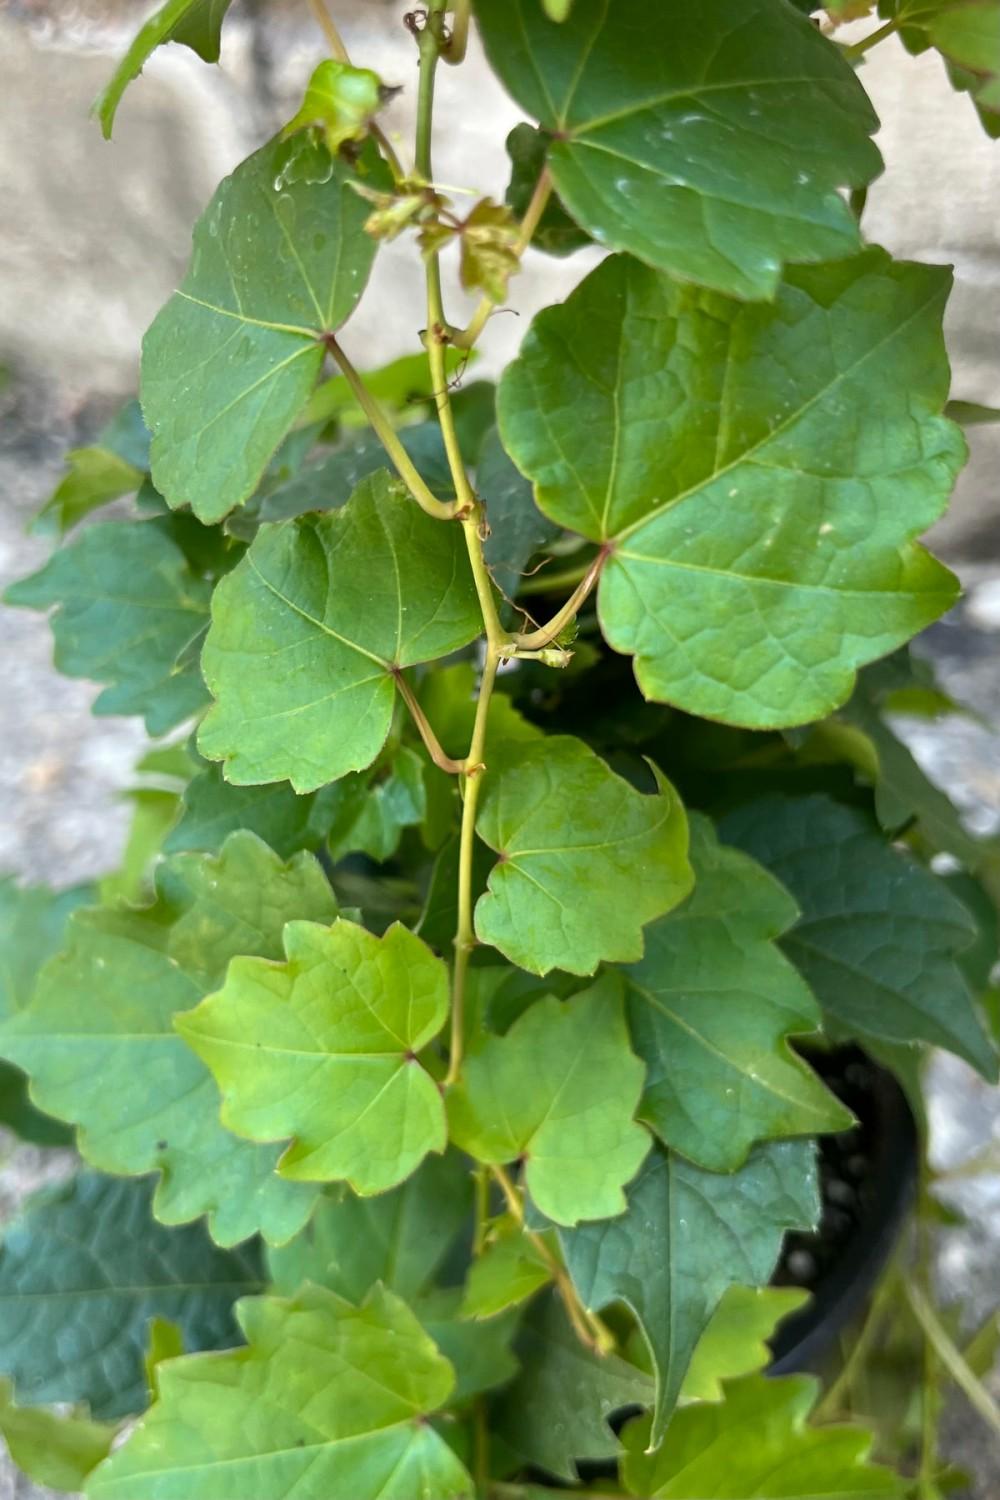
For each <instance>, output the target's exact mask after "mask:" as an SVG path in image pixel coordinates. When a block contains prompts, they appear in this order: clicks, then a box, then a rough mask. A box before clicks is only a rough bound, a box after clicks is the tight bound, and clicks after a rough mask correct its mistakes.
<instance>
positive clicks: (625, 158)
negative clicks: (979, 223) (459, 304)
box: [475, 0, 881, 298]
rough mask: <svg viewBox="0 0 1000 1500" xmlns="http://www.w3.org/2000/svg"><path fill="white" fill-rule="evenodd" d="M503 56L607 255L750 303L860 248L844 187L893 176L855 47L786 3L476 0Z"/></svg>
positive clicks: (559, 173) (501, 67) (574, 204)
mask: <svg viewBox="0 0 1000 1500" xmlns="http://www.w3.org/2000/svg"><path fill="white" fill-rule="evenodd" d="M475 9H476V15H477V17H478V19H479V26H480V31H481V33H482V36H483V41H484V43H485V45H486V52H487V56H488V57H489V60H490V63H491V65H492V67H493V69H494V71H495V72H496V73H497V74H498V76H499V78H500V80H501V82H502V83H504V84H505V86H506V87H507V89H508V90H509V91H510V93H511V94H512V95H513V96H514V98H515V99H516V100H517V102H518V104H520V105H521V107H522V108H523V109H525V110H526V111H527V112H528V114H530V115H532V116H533V117H534V118H535V119H536V120H538V121H539V123H540V124H541V125H542V126H544V127H545V129H547V130H549V131H551V132H552V133H553V140H552V144H551V145H550V148H549V165H550V168H551V171H552V178H553V181H554V184H555V187H556V191H557V192H558V194H559V196H560V198H561V199H562V201H563V203H564V204H565V205H566V207H567V209H568V210H569V212H570V214H571V215H572V216H573V218H574V219H575V220H576V221H577V222H578V223H579V224H581V225H582V226H583V228H584V229H586V230H587V231H588V232H589V233H590V235H591V236H592V237H593V238H594V239H596V240H598V241H599V242H600V243H602V244H606V245H608V246H610V247H611V248H612V249H616V250H629V251H631V252H632V254H633V255H637V256H639V257H640V259H642V260H645V261H648V263H649V264H650V265H653V266H656V267H658V268H659V269H661V270H664V271H670V272H672V273H673V274H674V275H676V276H681V277H684V278H686V279H689V280H692V281H696V282H699V283H701V284H702V285H705V286H710V287H715V288H717V289H718V290H719V291H723V292H729V293H732V294H734V295H736V296H740V297H750V298H757V297H770V296H773V295H774V291H775V288H776V286H777V282H778V278H779V276H780V274H781V265H782V262H783V261H815V260H825V259H827V258H833V257H839V256H844V255H850V254H851V253H852V251H854V250H856V249H857V247H858V232H857V225H856V224H855V222H854V219H853V217H852V216H851V213H850V210H849V208H848V206H847V204H846V202H844V200H843V198H842V197H841V196H840V194H839V193H838V191H837V189H838V188H843V187H862V186H864V184H866V183H868V182H870V181H871V179H872V178H873V177H874V176H875V175H876V174H877V173H878V171H879V169H880V165H881V162H880V157H879V154H878V151H877V150H876V149H875V147H874V146H873V144H872V143H871V141H870V140H869V139H868V138H869V136H870V135H871V134H872V133H873V131H875V130H876V129H877V127H878V120H877V118H876V116H875V112H874V110H873V109H872V107H871V105H870V104H869V102H868V99H867V97H866V95H865V93H864V90H863V89H862V88H861V85H860V84H859V83H858V81H857V79H856V78H855V77H854V74H853V70H852V69H851V67H850V65H849V63H847V62H846V61H845V59H844V58H843V57H842V56H841V54H840V51H839V49H838V48H836V47H834V46H832V45H831V43H830V42H828V41H827V40H826V38H825V37H823V36H821V35H820V33H819V32H818V31H817V29H816V28H815V27H814V26H813V25H811V23H810V22H809V21H808V20H807V19H806V18H805V17H804V16H797V15H796V14H795V13H794V11H793V10H792V8H791V7H790V6H788V5H786V4H784V3H782V0H701V3H700V4H699V5H698V6H697V7H690V6H683V5H682V6H675V5H659V6H655V7H651V6H649V5H648V4H647V3H646V0H615V3H614V4H613V5H609V4H608V3H607V0H577V3H576V5H575V6H574V8H573V11H572V15H571V17H570V19H569V20H568V21H565V22H564V23H563V24H562V25H556V24H554V23H553V22H552V21H550V20H548V19H547V18H546V17H545V16H544V15H543V13H542V10H541V7H540V6H539V4H538V0H476V6H475Z"/></svg>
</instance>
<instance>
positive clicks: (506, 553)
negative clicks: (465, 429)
mask: <svg viewBox="0 0 1000 1500" xmlns="http://www.w3.org/2000/svg"><path fill="white" fill-rule="evenodd" d="M476 489H477V490H478V492H479V495H480V498H481V499H482V501H483V503H484V505H485V506H486V520H487V524H488V526H489V535H488V536H487V538H486V540H485V542H484V543H483V555H484V557H485V558H486V562H487V564H488V566H489V570H490V572H491V573H492V575H493V581H494V583H495V584H496V586H497V588H498V589H499V590H500V591H501V593H503V594H506V596H507V598H508V599H514V598H515V597H516V596H517V594H518V592H519V591H520V588H521V584H522V583H523V582H524V571H525V568H526V567H527V565H528V563H529V562H530V560H531V558H532V557H533V556H534V554H535V553H536V552H537V551H538V550H539V548H540V547H544V546H545V544H546V543H547V542H551V541H552V539H553V537H556V536H558V535H559V527H558V526H556V525H555V523H554V522H552V521H550V520H549V519H548V517H547V516H543V515H542V513H541V511H540V510H539V509H538V506H537V505H536V504H535V497H534V494H533V493H532V488H531V485H530V483H529V482H528V480H527V479H525V478H524V476H523V474H521V473H520V471H519V470H518V469H517V468H515V466H514V464H513V462H512V461H511V459H510V458H508V456H507V454H506V453H505V452H504V447H503V444H502V443H501V441H500V434H499V432H498V431H497V429H496V428H495V427H493V428H491V429H490V431H489V432H488V433H487V434H486V440H485V442H484V443H483V446H482V448H481V449H480V453H479V463H478V465H477V468H476Z"/></svg>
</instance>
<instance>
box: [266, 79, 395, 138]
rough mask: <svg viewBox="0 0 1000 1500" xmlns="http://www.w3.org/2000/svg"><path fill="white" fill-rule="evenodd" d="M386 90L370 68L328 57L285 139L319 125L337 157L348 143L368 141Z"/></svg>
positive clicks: (287, 130)
mask: <svg viewBox="0 0 1000 1500" xmlns="http://www.w3.org/2000/svg"><path fill="white" fill-rule="evenodd" d="M385 92H386V91H385V90H384V89H383V87H382V83H381V80H380V79H379V76H378V74H377V73H373V72H372V71H371V69H370V68H355V67H352V66H351V64H350V63H347V62H342V61H341V60H340V59H338V58H325V59H324V60H323V62H321V63H320V64H319V66H318V67H317V68H316V69H315V71H314V72H313V75H312V77H311V78H310V80H309V82H308V83H307V84H306V92H305V97H304V98H303V100H302V104H301V107H300V108H299V110H298V111H297V113H296V114H295V116H294V117H293V118H292V119H291V120H289V122H288V124H287V125H286V126H285V128H284V130H283V131H282V132H281V135H282V139H285V138H286V137H288V136H290V135H293V134H294V133H295V132H296V131H297V130H306V129H308V128H309V127H310V126H312V125H315V126H318V127H319V129H320V130H321V131H322V134H323V139H324V141H325V142H326V149H327V150H328V151H329V153H330V155H331V156H334V155H335V154H336V153H337V152H338V151H339V150H340V148H341V146H343V145H345V144H346V142H348V141H361V140H364V138H365V136H366V135H367V133H368V125H369V122H370V121H371V118H372V116H373V115H374V114H375V113H376V112H377V111H378V109H379V107H380V105H381V104H382V102H383V98H384V97H385Z"/></svg>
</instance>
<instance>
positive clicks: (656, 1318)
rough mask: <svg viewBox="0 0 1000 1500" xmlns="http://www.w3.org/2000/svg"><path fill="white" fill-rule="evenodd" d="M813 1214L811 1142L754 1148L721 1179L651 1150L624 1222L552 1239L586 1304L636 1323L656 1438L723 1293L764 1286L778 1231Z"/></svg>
mask: <svg viewBox="0 0 1000 1500" xmlns="http://www.w3.org/2000/svg"><path fill="white" fill-rule="evenodd" d="M818 1217H819V1195H818V1188H817V1180H816V1164H815V1153H814V1150H813V1147H812V1144H811V1143H809V1142H804V1141H779V1142H776V1143H768V1144H767V1145H763V1146H758V1147H756V1148H755V1150H754V1151H753V1152H752V1154H751V1156H750V1158H749V1160H748V1161H747V1164H746V1166H745V1167H742V1168H741V1169H740V1170H739V1171H738V1172H734V1173H731V1174H729V1175H723V1174H719V1173H714V1172H705V1171H702V1170H701V1169H700V1168H699V1167H695V1166H692V1165H691V1164H690V1163H689V1162H686V1161H684V1159H683V1158H682V1157H680V1156H677V1155H676V1154H675V1153H674V1152H669V1151H664V1150H662V1148H661V1147H659V1146H654V1147H653V1150H652V1151H651V1152H650V1154H649V1156H648V1157H647V1158H646V1162H645V1165H644V1166H643V1169H642V1171H641V1172H640V1173H639V1176H638V1177H637V1178H636V1180H635V1182H634V1183H633V1184H632V1186H631V1188H630V1189H629V1193H628V1209H627V1211H626V1213H625V1214H624V1215H623V1216H622V1217H620V1218H617V1219H610V1220H608V1222H607V1223H604V1224H585V1225H582V1226H581V1227H580V1228H579V1229H574V1230H570V1231H566V1230H561V1231H560V1239H561V1241H562V1246H563V1252H564V1255H565V1257H566V1265H567V1267H568V1269H569V1273H570V1275H571V1276H572V1278H573V1282H574V1285H575V1286H576V1289H577V1291H578V1292H579V1294H580V1296H581V1298H582V1299H583V1302H584V1304H585V1306H587V1307H588V1308H591V1309H592V1310H594V1311H600V1309H601V1308H603V1307H608V1306H609V1305H610V1304H612V1303H614V1302H623V1303H625V1305H626V1306H627V1307H629V1308H631V1310H632V1312H633V1313H634V1314H635V1316H636V1317H637V1318H638V1319H639V1323H640V1325H641V1327H642V1330H643V1333H644V1335H645V1338H646V1342H647V1344H648V1346H649V1351H650V1354H651V1355H652V1358H653V1363H654V1367H655V1370H656V1416H655V1424H654V1429H653V1434H654V1441H655V1442H657V1443H658V1442H659V1441H660V1438H661V1437H662V1435H663V1432H664V1429H665V1427H666V1424H667V1421H668V1420H669V1418H670V1414H671V1412H672V1411H673V1409H674V1406H675V1404H676V1402H677V1399H678V1396H679V1394H680V1391H681V1388H682V1386H683V1382H684V1377H685V1375H686V1374H687V1370H688V1367H689V1365H690V1363H691V1358H692V1355H693V1354H694V1350H695V1347H696V1345H697V1343H698V1340H699V1339H700V1338H701V1336H702V1334H703V1333H704V1331H705V1329H706V1328H707V1327H708V1324H709V1321H710V1319H711V1317H712V1315H713V1313H714V1312H715V1309H716V1308H717V1307H718V1305H719V1302H720V1300H721V1298H722V1296H723V1294H724V1293H725V1291H726V1289H727V1288H728V1287H730V1286H734V1285H739V1286H764V1285H766V1283H767V1282H768V1281H769V1280H770V1277H771V1273H772V1272H773V1270H774V1267H775V1265H776V1264H777V1260H778V1255H779V1253H780V1251H781V1242H782V1238H783V1236H784V1232H785V1230H786V1229H808V1228H811V1227H812V1226H813V1225H814V1224H815V1223H816V1221H817V1219H818Z"/></svg>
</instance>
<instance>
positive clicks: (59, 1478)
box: [0, 1379, 115, 1491]
mask: <svg viewBox="0 0 1000 1500" xmlns="http://www.w3.org/2000/svg"><path fill="white" fill-rule="evenodd" d="M114 1435H115V1429H114V1428H113V1427H109V1426H105V1425H104V1424H103V1423H101V1422H89V1421H88V1420H87V1419H86V1417H73V1416H65V1417H60V1416H57V1415H56V1413H55V1412H52V1411H46V1410H45V1409H44V1408H38V1407H32V1406H15V1405H14V1399H13V1393H12V1390H11V1384H10V1381H9V1380H2V1379H0V1436H2V1437H3V1439H4V1441H5V1442H6V1444H7V1451H8V1452H9V1454H10V1457H11V1459H12V1460H13V1462H14V1463H15V1464H16V1465H17V1467H18V1468H19V1469H20V1470H21V1472H22V1473H23V1474H27V1476H28V1478H29V1479H33V1480H34V1481H35V1482H36V1483H37V1484H44V1485H47V1486H48V1488H49V1489H53V1490H73V1491H76V1490H79V1489H82V1487H83V1482H84V1480H85V1479H86V1477H87V1475H88V1474H89V1473H90V1471H91V1469H95V1468H96V1467H97V1465H98V1464H99V1463H100V1462H101V1459H102V1458H107V1456H108V1453H109V1451H110V1449H111V1439H112V1438H113V1437H114Z"/></svg>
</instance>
